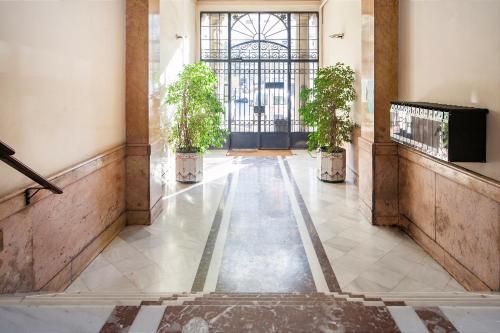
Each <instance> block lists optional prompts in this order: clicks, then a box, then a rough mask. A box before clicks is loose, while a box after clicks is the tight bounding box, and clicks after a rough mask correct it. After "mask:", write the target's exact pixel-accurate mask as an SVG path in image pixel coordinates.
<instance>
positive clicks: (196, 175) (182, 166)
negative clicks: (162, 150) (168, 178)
mask: <svg viewBox="0 0 500 333" xmlns="http://www.w3.org/2000/svg"><path fill="white" fill-rule="evenodd" d="M175 179H176V180H177V181H178V182H181V183H197V182H200V181H201V180H202V179H203V156H202V155H201V154H199V153H180V152H177V153H175Z"/></svg>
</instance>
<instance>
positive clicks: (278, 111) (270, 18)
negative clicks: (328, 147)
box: [200, 13, 318, 149]
mask: <svg viewBox="0 0 500 333" xmlns="http://www.w3.org/2000/svg"><path fill="white" fill-rule="evenodd" d="M317 19H318V18H317V13H202V14H201V41H200V45H201V59H202V60H203V61H205V62H206V63H208V64H210V65H211V67H212V68H213V69H214V71H215V72H216V74H217V76H218V78H219V86H218V93H219V96H220V99H221V101H222V102H223V103H224V105H225V108H226V118H225V124H224V126H227V128H228V129H229V131H230V143H229V144H230V147H231V148H264V149H266V148H267V149H288V148H290V147H303V146H305V145H306V138H307V134H308V130H309V129H308V128H307V127H305V126H303V124H302V122H301V120H300V116H299V115H298V108H299V107H300V99H299V93H300V90H301V89H303V88H304V87H310V86H311V85H312V80H313V79H314V75H315V73H316V70H317V63H318V44H317V42H318V21H317ZM297 68H300V69H302V70H297Z"/></svg>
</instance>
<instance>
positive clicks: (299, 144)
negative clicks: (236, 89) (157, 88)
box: [199, 11, 320, 149]
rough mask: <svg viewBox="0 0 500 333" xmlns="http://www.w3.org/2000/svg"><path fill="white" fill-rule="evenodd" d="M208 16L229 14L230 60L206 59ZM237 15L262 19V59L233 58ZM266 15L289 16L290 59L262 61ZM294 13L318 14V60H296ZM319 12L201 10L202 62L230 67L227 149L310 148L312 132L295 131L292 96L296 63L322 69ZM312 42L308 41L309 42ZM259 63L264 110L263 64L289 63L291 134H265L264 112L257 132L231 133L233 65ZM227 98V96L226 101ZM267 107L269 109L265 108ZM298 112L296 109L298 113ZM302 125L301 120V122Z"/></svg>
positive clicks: (289, 128)
mask: <svg viewBox="0 0 500 333" xmlns="http://www.w3.org/2000/svg"><path fill="white" fill-rule="evenodd" d="M204 14H227V15H228V18H227V19H228V23H227V36H228V37H227V44H228V47H227V53H228V55H227V58H226V59H223V60H222V59H204V58H203V53H202V52H203V51H202V46H201V40H202V35H201V29H202V23H201V22H202V16H203V15H204ZM235 14H243V15H246V14H258V18H259V28H258V29H259V31H258V32H259V38H258V40H256V43H257V44H258V45H259V57H258V59H256V60H251V59H241V60H239V59H238V60H235V59H233V58H232V56H231V51H232V49H233V47H236V46H238V45H239V44H236V45H232V39H231V31H232V24H231V16H232V15H235ZM262 14H273V15H277V14H286V15H287V18H286V20H287V23H286V24H287V25H286V29H287V39H288V40H287V46H286V48H287V52H288V56H287V58H286V59H277V60H274V59H267V58H264V59H263V58H262V57H261V55H260V45H261V43H262V42H266V41H265V40H261V37H260V33H261V30H260V18H261V16H262ZM292 14H309V15H310V14H314V15H316V22H317V26H316V39H315V41H316V43H317V44H316V45H317V49H316V51H315V52H316V57H315V58H314V59H300V58H298V59H292V56H291V52H292V47H291V45H292V44H291V41H292V38H291V35H292V33H291V16H292ZM319 25H320V24H319V12H317V11H201V12H200V27H199V28H200V31H199V32H200V47H199V51H200V54H199V57H200V60H201V61H203V62H206V63H226V64H227V82H228V89H227V129H228V131H229V133H230V135H229V142H228V144H227V146H228V147H229V148H230V149H231V148H235V149H289V148H305V147H306V146H307V136H308V134H309V132H303V131H302V132H301V131H296V132H294V131H293V130H292V101H291V95H292V89H291V88H292V87H291V84H292V63H312V64H316V67H315V68H314V69H313V70H314V71H315V70H317V69H318V67H319V60H320V54H319V52H320V47H319V40H320V39H319V31H320V30H319V28H320V27H319ZM309 40H310V39H308V41H309ZM238 62H240V63H256V64H258V74H257V75H258V90H259V91H258V104H259V105H258V106H259V107H262V105H261V104H262V99H263V98H262V95H261V94H262V93H263V92H262V90H263V88H262V82H261V79H262V76H263V73H262V68H261V66H262V63H273V62H277V63H286V64H287V69H286V71H287V73H286V75H287V87H285V90H286V92H287V96H284V97H285V99H286V106H287V112H286V114H287V120H288V122H287V127H288V128H287V129H288V131H287V132H265V131H262V130H261V125H262V121H261V119H262V113H261V112H259V113H258V119H257V131H255V132H247V131H245V132H236V131H232V130H231V125H232V123H231V121H232V116H233V113H232V112H233V108H232V100H233V98H232V97H233V96H232V87H231V82H232V75H235V74H233V73H232V71H233V66H232V65H233V64H234V63H238ZM225 97H226V96H224V98H225ZM264 107H265V106H264ZM294 111H295V110H294ZM298 121H299V122H300V118H299V119H298Z"/></svg>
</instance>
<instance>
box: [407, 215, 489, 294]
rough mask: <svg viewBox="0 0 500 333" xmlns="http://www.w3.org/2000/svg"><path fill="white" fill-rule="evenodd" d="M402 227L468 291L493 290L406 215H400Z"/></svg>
mask: <svg viewBox="0 0 500 333" xmlns="http://www.w3.org/2000/svg"><path fill="white" fill-rule="evenodd" d="M399 226H400V228H401V229H402V230H403V231H404V232H405V233H406V234H407V235H408V236H410V237H411V238H412V239H413V240H414V241H415V242H416V243H417V244H418V245H420V246H421V247H422V248H423V249H424V250H425V251H426V252H427V253H428V254H429V255H430V256H431V257H432V258H433V259H434V260H436V261H437V262H438V263H439V264H440V265H441V266H442V267H443V268H444V269H445V270H446V271H447V272H448V273H449V274H450V275H451V276H453V278H454V279H455V280H457V282H458V283H460V284H461V285H462V286H463V287H464V288H465V289H466V290H468V291H491V290H492V289H491V288H490V287H489V286H488V285H486V283H484V282H483V281H482V280H481V279H480V278H478V277H477V276H476V275H475V274H474V273H472V272H471V271H470V270H469V269H467V268H466V267H465V266H463V265H462V264H461V263H460V262H459V261H458V260H457V259H455V258H454V257H453V256H452V255H451V254H449V253H448V252H447V251H446V250H445V249H444V248H443V247H441V246H440V245H439V244H438V243H436V242H435V241H434V240H433V239H431V238H430V237H429V236H428V235H427V234H426V233H425V232H424V231H423V230H421V229H420V228H419V227H418V226H417V225H416V224H415V223H413V222H412V221H410V220H409V219H408V218H407V217H406V216H404V215H400V218H399Z"/></svg>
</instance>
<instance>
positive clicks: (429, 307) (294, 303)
mask: <svg viewBox="0 0 500 333" xmlns="http://www.w3.org/2000/svg"><path fill="white" fill-rule="evenodd" d="M47 318H49V319H52V321H50V320H47ZM495 318H496V319H495ZM44 325H45V326H44ZM457 326H458V327H457ZM471 328H472V329H474V330H470V329H471ZM0 332H9V333H15V332H39V333H45V332H51V333H52V332H130V333H132V332H200V333H201V332H474V333H478V332H500V294H495V293H465V292H446V293H430V292H428V293H365V294H353V293H345V292H340V293H336V292H332V293H310V294H304V293H265V294H263V293H179V294H176V293H154V294H127V293H121V292H120V293H109V292H107V293H80V294H67V293H55V294H31V295H11V296H3V297H0Z"/></svg>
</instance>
